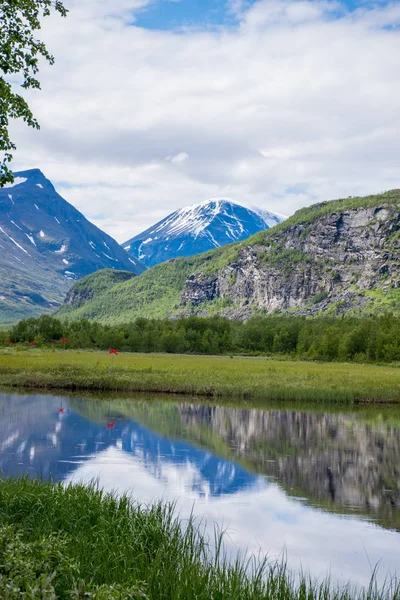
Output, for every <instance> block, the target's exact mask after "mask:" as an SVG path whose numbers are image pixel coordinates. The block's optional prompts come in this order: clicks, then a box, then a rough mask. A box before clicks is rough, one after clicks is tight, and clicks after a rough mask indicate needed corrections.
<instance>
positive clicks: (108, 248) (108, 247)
mask: <svg viewBox="0 0 400 600" xmlns="http://www.w3.org/2000/svg"><path fill="white" fill-rule="evenodd" d="M103 244H104V245H105V247H106V248H107V250H110V246H107V244H106V243H105V242H103Z"/></svg>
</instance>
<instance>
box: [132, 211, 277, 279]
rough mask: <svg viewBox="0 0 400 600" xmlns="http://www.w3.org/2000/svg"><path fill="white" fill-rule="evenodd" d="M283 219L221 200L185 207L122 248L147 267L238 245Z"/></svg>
mask: <svg viewBox="0 0 400 600" xmlns="http://www.w3.org/2000/svg"><path fill="white" fill-rule="evenodd" d="M284 218H285V217H282V216H280V215H276V214H274V213H271V212H268V211H262V210H259V209H254V210H250V209H248V208H245V207H244V206H240V205H239V204H235V203H234V202H229V201H228V200H224V199H218V200H217V199H212V200H206V201H205V202H201V204H193V205H192V206H186V207H185V208H181V209H180V210H177V211H176V212H174V213H172V214H170V215H168V217H166V218H165V219H163V220H162V221H159V222H158V223H156V225H153V226H152V227H150V228H149V229H146V231H144V232H143V233H140V234H139V235H137V236H135V237H134V238H132V239H131V240H128V241H127V242H125V244H122V246H123V248H125V250H127V251H128V252H129V254H130V255H131V256H134V257H135V258H136V259H138V260H141V261H143V262H144V263H145V264H146V265H147V266H148V267H152V266H154V265H156V264H158V263H161V262H165V261H166V260H169V259H170V258H178V257H179V256H193V255H194V254H199V253H201V252H206V251H207V250H212V249H213V248H219V247H220V246H226V245H227V244H232V242H239V241H241V240H245V239H246V238H248V237H250V236H251V235H253V234H254V233H257V232H258V231H263V230H264V229H269V228H270V227H273V226H274V225H277V224H278V223H281V222H282V221H283V220H284Z"/></svg>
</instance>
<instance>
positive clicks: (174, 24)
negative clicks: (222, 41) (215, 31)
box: [135, 0, 256, 31]
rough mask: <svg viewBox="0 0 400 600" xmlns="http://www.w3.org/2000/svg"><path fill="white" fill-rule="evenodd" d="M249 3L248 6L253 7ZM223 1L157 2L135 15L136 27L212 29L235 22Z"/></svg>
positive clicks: (159, 0) (186, 0) (252, 0)
mask: <svg viewBox="0 0 400 600" xmlns="http://www.w3.org/2000/svg"><path fill="white" fill-rule="evenodd" d="M255 2H256V0H251V1H250V2H249V4H250V5H251V4H255ZM236 22H237V21H236V18H235V15H234V14H233V13H232V12H231V11H230V10H229V8H228V3H227V2H226V1H225V0H180V1H179V2H177V1H173V0H158V1H157V2H155V3H154V4H151V5H150V6H149V7H147V8H146V9H144V10H143V11H142V12H140V13H136V21H135V25H138V26H139V27H144V28H146V29H158V30H167V31H168V30H171V29H172V30H174V29H182V28H186V27H190V28H197V27H201V28H204V27H206V28H214V27H218V26H221V25H224V26H229V25H234V24H235V23H236Z"/></svg>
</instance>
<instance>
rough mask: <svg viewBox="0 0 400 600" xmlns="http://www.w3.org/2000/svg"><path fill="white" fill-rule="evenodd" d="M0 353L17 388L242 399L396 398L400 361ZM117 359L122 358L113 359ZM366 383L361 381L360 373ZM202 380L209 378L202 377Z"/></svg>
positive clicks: (3, 380) (1, 381)
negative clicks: (370, 362) (114, 357)
mask: <svg viewBox="0 0 400 600" xmlns="http://www.w3.org/2000/svg"><path fill="white" fill-rule="evenodd" d="M117 358H118V362H117V361H115V364H113V363H112V362H111V360H112V359H110V357H109V356H107V354H105V353H93V352H88V353H85V352H83V351H79V352H68V353H66V356H65V354H64V353H63V352H42V351H35V353H30V352H26V353H13V352H12V353H2V354H0V386H1V387H2V388H14V389H19V390H47V391H57V390H58V391H63V392H79V391H82V392H99V393H147V394H163V395H167V396H177V397H179V396H188V397H196V398H202V399H206V400H207V399H208V400H210V399H214V400H217V399H218V400H220V399H224V398H229V399H231V400H232V401H237V402H241V403H248V402H255V403H260V402H263V401H264V402H268V401H291V402H310V403H312V402H315V403H332V404H336V403H338V404H347V405H351V404H392V405H396V404H400V368H399V366H397V365H395V366H387V365H386V366H373V367H372V366H370V365H360V364H357V365H354V364H352V363H335V364H332V363H315V362H314V363H311V362H310V363H308V362H298V361H293V362H289V361H274V360H270V359H264V360H262V359H259V358H256V359H251V358H246V359H243V358H235V359H229V358H226V357H224V358H221V357H215V358H214V359H213V358H212V357H211V358H210V357H203V356H190V357H187V356H184V355H182V356H179V355H178V356H177V355H134V354H125V355H120V357H117ZM119 361H120V362H119ZM367 378H368V382H367V383H366V379H367ZM205 382H207V383H205Z"/></svg>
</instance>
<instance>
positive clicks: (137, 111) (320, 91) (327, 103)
mask: <svg viewBox="0 0 400 600" xmlns="http://www.w3.org/2000/svg"><path fill="white" fill-rule="evenodd" d="M65 5H66V7H67V8H68V9H69V14H68V17H67V18H66V19H62V18H61V17H60V16H59V15H54V16H52V17H49V18H47V19H45V20H44V22H43V28H42V30H41V31H40V32H39V35H40V37H41V39H43V40H44V41H45V42H46V44H47V46H48V48H49V50H50V51H51V52H52V53H53V54H54V56H55V59H56V60H55V64H54V66H52V67H50V66H48V65H46V64H44V63H43V64H42V68H41V72H40V80H41V83H42V90H41V91H37V90H32V91H28V92H23V94H24V96H25V97H26V98H27V99H28V101H29V103H30V105H31V107H32V109H33V111H34V114H35V116H36V117H37V118H38V120H39V122H40V125H41V130H40V131H39V132H38V131H35V130H31V129H29V128H27V127H26V126H25V125H24V124H22V123H19V122H16V123H14V124H13V125H12V135H13V139H14V140H15V142H16V143H17V146H18V149H17V151H16V153H15V161H14V163H13V168H14V170H22V169H28V168H34V167H38V168H40V169H41V170H42V171H43V172H44V174H45V175H46V176H47V177H48V178H49V179H50V180H51V181H52V182H53V183H54V185H55V186H56V189H57V190H58V191H59V193H60V194H61V195H62V196H63V197H64V198H65V199H66V200H68V201H69V202H71V203H72V204H74V205H75V206H76V207H77V208H78V209H79V210H81V211H82V212H83V213H84V214H85V216H86V217H88V218H89V219H90V220H91V221H93V222H94V223H95V224H96V225H98V226H99V227H101V228H102V229H103V230H105V231H106V232H107V233H109V234H110V235H112V236H113V237H114V238H116V239H117V240H118V241H119V242H121V243H122V242H124V241H126V240H127V239H129V238H131V237H132V236H134V235H136V234H138V233H140V232H141V231H143V230H144V229H146V228H147V227H149V226H151V225H152V224H154V223H155V222H157V221H159V220H160V219H162V218H163V217H165V216H166V215H168V214H169V213H171V212H173V211H174V210H176V209H178V208H181V207H183V206H186V205H189V204H193V203H196V202H202V201H204V200H206V199H208V198H221V197H223V198H228V199H231V200H233V201H235V202H238V203H241V204H244V205H247V206H251V205H256V206H258V207H260V208H263V209H269V210H272V211H276V212H279V213H283V214H286V215H290V214H292V213H293V212H294V211H295V210H297V209H298V208H300V207H302V206H307V205H310V204H312V203H315V202H318V201H323V200H329V199H333V198H338V197H347V196H353V195H359V194H363V195H364V194H369V193H379V192H382V191H385V190H388V189H393V188H399V187H400V2H399V1H398V0H397V1H394V2H387V1H379V0H378V1H375V2H369V1H364V0H347V1H343V2H340V1H336V0H321V1H320V0H308V1H307V0H84V1H82V0H65Z"/></svg>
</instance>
